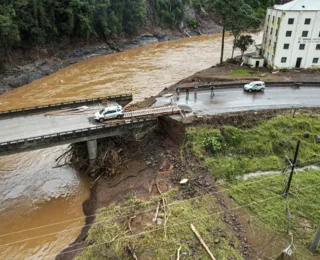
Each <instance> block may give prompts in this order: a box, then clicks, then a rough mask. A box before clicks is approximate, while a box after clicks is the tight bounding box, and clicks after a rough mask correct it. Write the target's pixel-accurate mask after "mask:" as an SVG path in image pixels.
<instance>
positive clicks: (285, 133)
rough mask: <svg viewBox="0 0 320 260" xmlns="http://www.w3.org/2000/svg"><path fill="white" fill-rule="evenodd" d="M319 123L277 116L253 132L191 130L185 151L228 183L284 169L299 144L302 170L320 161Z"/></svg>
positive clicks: (306, 118) (302, 117)
mask: <svg viewBox="0 0 320 260" xmlns="http://www.w3.org/2000/svg"><path fill="white" fill-rule="evenodd" d="M319 119H320V118H319V116H315V117H314V118H312V117H310V116H309V115H296V116H295V118H293V117H292V116H278V117H276V118H274V119H271V120H269V121H263V122H260V123H258V124H257V125H256V126H255V127H253V128H250V129H240V128H236V127H233V126H224V127H223V128H221V129H215V128H213V127H211V126H209V125H207V126H200V127H191V128H189V129H187V136H186V139H187V142H186V148H187V149H192V151H193V152H194V153H195V155H197V156H198V157H200V158H202V159H204V161H205V164H206V166H207V167H208V168H209V170H210V172H211V173H212V174H213V175H214V176H215V177H216V178H223V179H227V180H229V181H231V180H234V179H235V177H237V176H240V175H243V174H246V173H251V172H257V171H268V170H280V169H282V168H283V167H284V166H285V156H288V157H289V158H292V157H293V154H294V151H295V147H296V143H297V141H298V140H301V146H300V151H299V157H298V159H299V163H300V166H302V165H304V164H308V163H307V161H309V160H316V159H319V158H320V144H317V143H316V141H315V136H316V135H318V134H320V120H319ZM305 132H309V133H310V137H309V138H304V137H303V134H304V133H305Z"/></svg>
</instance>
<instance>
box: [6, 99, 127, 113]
mask: <svg viewBox="0 0 320 260" xmlns="http://www.w3.org/2000/svg"><path fill="white" fill-rule="evenodd" d="M104 99H107V100H110V101H118V102H119V101H128V103H129V102H131V101H132V94H122V95H111V96H106V97H99V98H90V99H82V100H75V101H70V102H60V103H54V104H48V105H42V106H34V107H26V108H18V109H11V110H6V111H0V117H5V116H8V115H10V116H11V115H16V114H27V113H35V112H40V111H50V110H53V109H59V108H65V107H76V106H81V105H91V104H97V103H101V102H102V100H104Z"/></svg>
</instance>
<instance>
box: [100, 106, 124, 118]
mask: <svg viewBox="0 0 320 260" xmlns="http://www.w3.org/2000/svg"><path fill="white" fill-rule="evenodd" d="M123 116H124V114H123V109H122V106H120V105H113V106H108V107H105V108H104V109H101V110H100V111H99V112H97V113H95V115H94V119H95V120H97V121H99V122H103V121H104V120H108V119H114V118H117V119H120V118H123Z"/></svg>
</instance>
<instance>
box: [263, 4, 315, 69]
mask: <svg viewBox="0 0 320 260" xmlns="http://www.w3.org/2000/svg"><path fill="white" fill-rule="evenodd" d="M263 56H264V58H265V59H266V61H267V63H268V65H270V66H271V67H273V68H274V69H277V68H320V0H294V1H292V2H289V3H287V4H284V5H275V6H274V7H271V8H269V9H268V11H267V16H266V22H265V26H264V36H263Z"/></svg>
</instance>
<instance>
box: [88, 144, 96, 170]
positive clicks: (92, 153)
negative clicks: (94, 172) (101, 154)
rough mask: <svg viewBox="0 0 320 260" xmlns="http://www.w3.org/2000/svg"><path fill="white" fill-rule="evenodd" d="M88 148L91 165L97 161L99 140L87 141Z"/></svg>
mask: <svg viewBox="0 0 320 260" xmlns="http://www.w3.org/2000/svg"><path fill="white" fill-rule="evenodd" d="M87 147H88V155H89V162H90V165H91V164H92V163H93V162H94V161H95V159H97V154H98V142H97V139H93V140H89V141H87Z"/></svg>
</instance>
